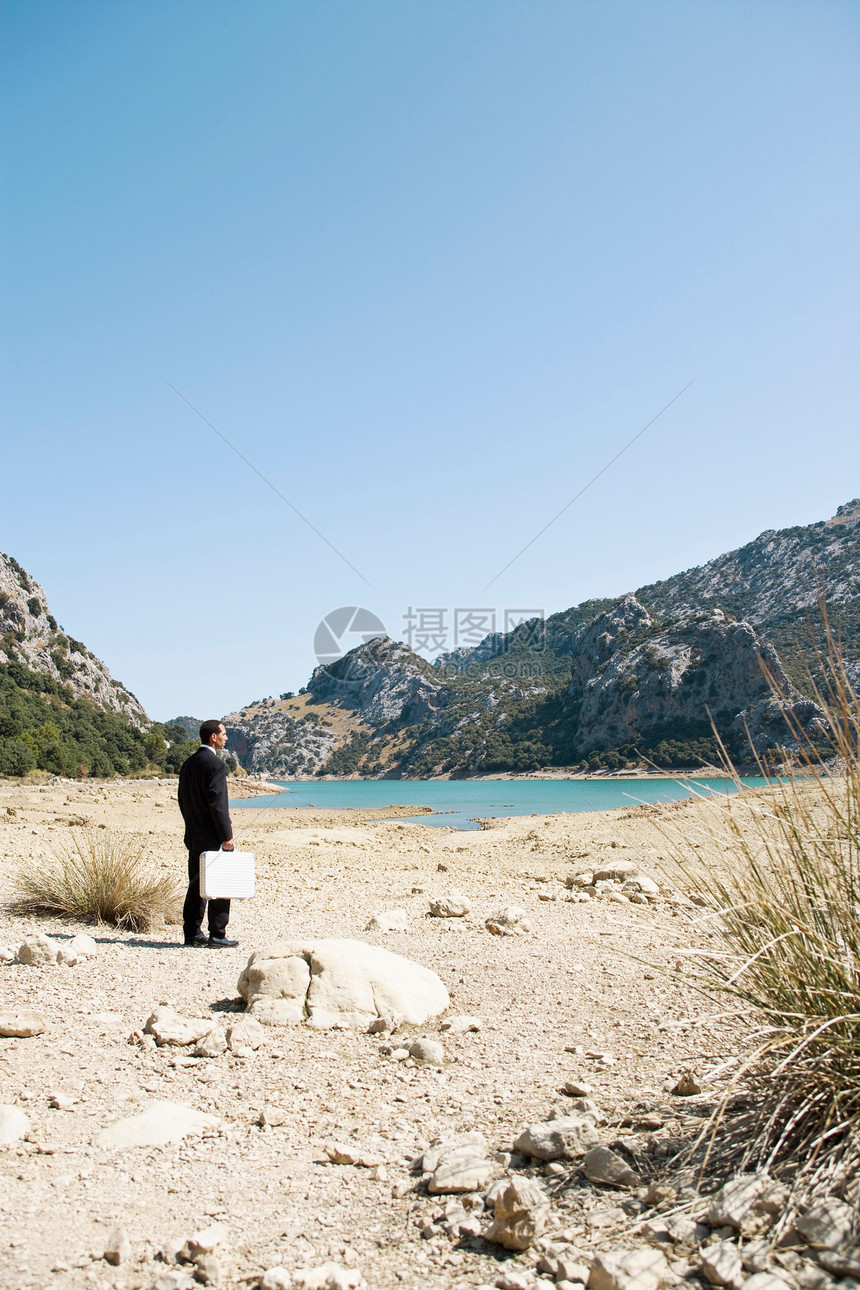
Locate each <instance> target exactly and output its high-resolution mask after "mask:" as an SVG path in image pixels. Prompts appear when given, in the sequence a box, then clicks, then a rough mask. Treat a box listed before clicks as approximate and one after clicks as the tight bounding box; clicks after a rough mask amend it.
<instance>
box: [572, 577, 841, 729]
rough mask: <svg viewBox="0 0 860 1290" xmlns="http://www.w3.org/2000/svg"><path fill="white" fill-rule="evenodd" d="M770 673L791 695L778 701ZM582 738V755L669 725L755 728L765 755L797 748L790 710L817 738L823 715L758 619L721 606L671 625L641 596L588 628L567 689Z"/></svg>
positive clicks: (627, 600)
mask: <svg viewBox="0 0 860 1290" xmlns="http://www.w3.org/2000/svg"><path fill="white" fill-rule="evenodd" d="M768 676H770V678H771V679H772V682H773V683H774V684H775V685H776V686H777V688H778V690H779V691H780V693H781V694H782V695H783V696H784V699H785V702H784V703H780V702H779V701H777V699H775V698H774V696H773V694H772V691H771V688H770V685H769V682H768ZM568 704H569V711H570V713H571V716H572V719H573V721H574V723H575V725H574V731H573V736H572V737H573V742H574V743H575V745H576V747H577V748H578V749H579V750H580V751H581V752H583V753H588V752H591V751H592V750H593V749H606V748H614V747H617V746H619V745H623V744H629V743H632V742H635V741H636V740H637V739H640V738H647V737H648V736H649V735H650V734H651V732H653V731H654V730H655V729H659V728H662V727H665V726H667V725H674V726H687V727H693V726H696V725H699V724H701V723H703V722H707V721H708V720H709V716H711V715H712V716H713V719H714V721H715V722H716V723H717V726H718V728H722V729H725V728H726V727H727V726H728V725H732V726H733V727H735V728H736V729H738V730H743V729H745V728H746V729H748V730H749V732H750V735H751V737H752V740H753V744H754V747H755V748H756V751H759V752H762V751H764V750H765V749H767V748H769V747H772V746H773V745H774V744H775V743H778V742H781V743H783V744H789V743H790V742H791V738H790V731H789V729H788V727H787V725H786V719H785V718H786V715H787V714H788V715H789V716H790V717H791V719H792V720H793V721H794V722H795V723H796V724H797V725H798V726H799V727H800V728H802V729H804V730H805V731H806V732H807V733H808V734H810V735H813V736H814V735H815V734H817V733H823V731H824V724H823V723H824V719H825V718H824V713H823V712H822V710H821V709H820V708H819V707H817V705H816V704H814V703H812V702H811V701H809V700H808V699H804V698H803V696H802V695H801V694H800V693H799V691H798V690H796V689H795V687H794V686H793V685H792V684H791V682H790V681H789V679H788V677H787V676H786V675H785V672H784V671H783V668H782V665H781V663H780V661H779V658H778V657H777V654H776V651H775V650H774V649H773V647H772V646H771V645H767V644H765V643H763V642H762V641H761V640H760V639H759V637H758V636H757V634H756V632H755V630H754V629H753V627H752V626H751V625H750V624H749V623H745V622H740V623H739V622H734V621H732V620H731V619H729V618H728V617H727V616H726V615H725V614H724V613H723V612H722V611H721V610H719V609H715V610H712V611H711V612H710V613H707V614H696V615H692V614H691V615H684V616H682V617H681V618H680V619H677V620H676V621H674V622H672V623H670V624H668V625H665V626H664V625H662V624H661V623H659V622H658V621H657V620H656V619H655V618H653V617H652V616H651V614H649V612H648V610H647V609H646V608H645V607H644V605H642V604H640V602H639V601H638V600H637V599H636V597H635V596H626V597H625V598H624V599H623V600H622V601H621V602H620V604H618V605H616V606H615V607H614V608H613V609H610V610H608V611H607V612H605V613H603V614H600V615H599V616H598V617H597V618H596V619H595V620H594V622H593V623H592V624H591V626H590V627H589V628H588V629H587V630H586V631H585V632H584V633H583V634H582V636H581V638H580V640H579V644H578V649H577V651H576V653H575V655H574V657H573V662H572V667H571V680H570V686H569V689H568Z"/></svg>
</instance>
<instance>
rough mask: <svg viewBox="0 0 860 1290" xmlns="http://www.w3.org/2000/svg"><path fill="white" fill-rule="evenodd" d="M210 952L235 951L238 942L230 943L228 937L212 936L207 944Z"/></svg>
mask: <svg viewBox="0 0 860 1290" xmlns="http://www.w3.org/2000/svg"><path fill="white" fill-rule="evenodd" d="M206 944H207V945H208V946H209V948H210V950H235V948H236V946H237V945H238V944H239V942H238V941H228V940H227V937H226V936H210V937H209V940H208V941H207V942H206Z"/></svg>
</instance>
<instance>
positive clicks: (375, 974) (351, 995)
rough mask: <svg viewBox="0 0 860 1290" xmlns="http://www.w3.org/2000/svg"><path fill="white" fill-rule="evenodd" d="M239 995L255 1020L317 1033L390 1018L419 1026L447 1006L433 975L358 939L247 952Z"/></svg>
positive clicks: (444, 992)
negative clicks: (294, 1025)
mask: <svg viewBox="0 0 860 1290" xmlns="http://www.w3.org/2000/svg"><path fill="white" fill-rule="evenodd" d="M238 990H239V993H240V995H241V996H242V998H243V999H245V1001H246V1002H247V1004H248V1014H249V1015H250V1016H252V1017H256V1019H257V1020H258V1021H262V1022H267V1023H268V1024H270V1025H286V1024H287V1023H289V1022H293V1021H302V1020H305V1019H306V1020H307V1023H308V1025H310V1026H314V1027H316V1028H318V1029H326V1028H327V1027H330V1026H361V1027H364V1028H366V1027H367V1026H368V1025H369V1024H370V1022H372V1021H373V1020H374V1019H375V1018H377V1017H390V1016H393V1015H395V1014H396V1015H398V1016H399V1017H401V1018H402V1019H403V1020H404V1021H406V1022H410V1023H412V1024H413V1025H422V1024H423V1023H424V1022H425V1021H427V1020H428V1018H430V1017H434V1016H438V1015H439V1013H441V1012H444V1011H445V1010H446V1009H447V1008H448V1006H449V1004H450V1000H449V998H448V991H447V990H446V989H445V987H444V985H443V984H442V982H441V981H440V980H439V977H438V976H437V975H436V973H435V972H431V971H430V970H429V968H425V967H421V966H420V965H419V964H417V963H413V962H411V961H410V960H409V959H406V958H403V957H402V955H399V954H393V953H392V952H391V951H390V950H384V949H381V948H380V947H379V946H376V945H365V944H364V942H363V941H347V940H321V941H283V942H281V943H279V944H276V945H273V946H271V947H270V948H269V949H267V950H261V951H258V952H257V953H256V954H252V955H251V957H250V959H249V960H248V964H247V967H246V968H245V969H244V971H243V972H242V975H241V976H240V977H239V983H238Z"/></svg>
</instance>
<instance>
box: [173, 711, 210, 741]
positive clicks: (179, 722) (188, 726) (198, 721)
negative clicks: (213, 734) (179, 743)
mask: <svg viewBox="0 0 860 1290" xmlns="http://www.w3.org/2000/svg"><path fill="white" fill-rule="evenodd" d="M204 719H205V718H203V717H171V718H170V720H169V721H168V722H165V725H170V726H181V727H182V729H183V730H184V731H185V733H186V735H187V736H188V738H189V739H193V740H194V742H195V743H198V744H199V742H200V727H201V726H202V725H203V721H204Z"/></svg>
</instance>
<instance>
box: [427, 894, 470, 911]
mask: <svg viewBox="0 0 860 1290" xmlns="http://www.w3.org/2000/svg"><path fill="white" fill-rule="evenodd" d="M471 908H472V903H471V901H470V900H469V897H468V896H464V895H463V893H462V891H458V890H457V888H456V887H454V888H453V889H452V890H451V891H450V892H449V893H448V895H447V896H434V897H433V899H432V900H431V901H430V915H431V917H432V918H464V917H465V916H466V914H468V912H469V910H470V909H471Z"/></svg>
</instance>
